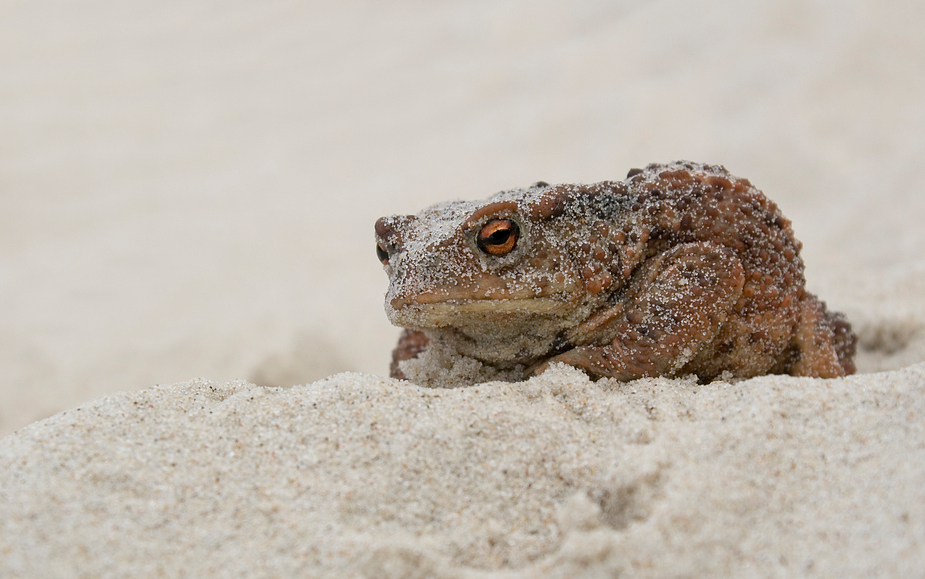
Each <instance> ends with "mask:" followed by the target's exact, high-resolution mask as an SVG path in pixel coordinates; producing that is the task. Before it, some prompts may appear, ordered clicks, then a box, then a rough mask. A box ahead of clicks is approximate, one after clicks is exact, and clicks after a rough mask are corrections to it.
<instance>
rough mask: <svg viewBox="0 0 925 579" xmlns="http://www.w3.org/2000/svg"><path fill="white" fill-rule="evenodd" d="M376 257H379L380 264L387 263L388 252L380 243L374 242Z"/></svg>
mask: <svg viewBox="0 0 925 579" xmlns="http://www.w3.org/2000/svg"><path fill="white" fill-rule="evenodd" d="M376 257H378V258H379V261H381V262H382V265H389V252H388V251H387V250H386V248H385V247H384V246H383V245H382V244H381V243H377V244H376Z"/></svg>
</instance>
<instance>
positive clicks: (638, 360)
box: [376, 162, 856, 382]
mask: <svg viewBox="0 0 925 579" xmlns="http://www.w3.org/2000/svg"><path fill="white" fill-rule="evenodd" d="M376 244H377V245H376V251H377V254H378V256H379V260H380V261H381V262H382V263H383V265H384V266H385V271H386V273H387V274H388V276H389V289H388V293H387V294H386V300H385V307H386V312H387V315H388V317H389V320H390V321H391V322H392V323H393V324H395V325H397V326H401V327H403V328H405V330H404V331H403V333H402V335H401V337H400V339H399V342H398V345H397V347H396V348H395V350H394V352H393V363H392V375H393V376H394V377H398V378H403V377H405V373H404V371H403V368H407V366H406V364H407V363H408V362H407V361H412V360H414V359H416V358H418V357H424V356H426V354H427V353H428V351H429V350H431V349H434V348H440V349H442V350H444V351H449V352H451V353H454V354H455V355H458V356H461V357H464V358H469V359H475V360H478V361H479V362H480V363H481V364H482V365H484V366H487V367H491V368H494V369H496V370H498V371H499V372H502V373H503V375H505V376H507V377H508V379H512V380H518V379H526V378H528V377H530V376H532V375H535V374H539V373H541V372H543V371H544V370H545V369H546V368H547V367H549V365H550V364H551V363H553V362H563V363H565V364H568V365H570V366H574V367H576V368H579V369H581V370H583V371H585V372H586V373H587V374H588V375H590V376H591V377H592V378H594V379H597V378H602V377H609V378H614V379H616V380H621V381H628V380H633V379H636V378H640V377H645V376H667V377H677V376H687V375H696V376H697V378H698V379H699V380H700V381H701V382H709V381H711V380H713V379H716V378H724V379H730V378H747V377H751V376H757V375H761V374H792V375H794V376H813V377H821V378H831V377H836V376H844V375H846V374H851V373H853V372H854V370H855V367H854V362H853V357H854V350H855V344H856V338H855V336H854V334H853V333H852V330H851V326H850V325H849V324H848V322H847V320H846V319H845V317H844V316H843V315H842V314H839V313H835V312H829V311H827V309H826V306H825V303H824V302H822V301H820V300H819V299H817V298H816V296H814V295H813V294H811V293H809V292H807V291H806V289H805V287H804V285H805V280H804V276H803V269H804V266H803V261H802V260H801V258H800V248H801V244H800V242H799V241H797V240H796V239H795V238H794V236H793V230H792V228H791V224H790V221H789V220H787V219H786V218H785V217H784V216H783V215H781V212H780V210H779V209H778V208H777V206H776V205H775V204H774V203H773V202H772V201H770V200H769V199H768V198H767V197H765V196H764V195H763V194H762V193H761V191H759V190H758V189H756V188H755V187H754V186H752V184H751V183H750V182H749V181H748V180H746V179H741V178H737V177H735V176H733V175H731V174H730V173H728V172H727V171H726V169H725V168H723V167H721V166H715V165H703V164H696V163H689V162H676V163H671V164H667V165H660V164H652V165H649V166H648V167H646V168H645V169H633V170H631V171H630V172H629V174H628V176H627V178H626V179H625V180H623V181H604V182H601V183H595V184H591V185H569V184H566V185H549V184H547V183H544V182H538V183H535V184H534V185H532V186H530V187H528V188H526V189H514V190H510V191H502V192H500V193H498V194H496V195H494V196H492V197H490V198H488V199H486V200H483V201H451V202H446V203H440V204H437V205H434V206H432V207H429V208H427V209H425V210H424V211H422V212H421V213H419V214H418V215H407V216H392V217H384V218H382V219H379V220H378V221H377V222H376Z"/></svg>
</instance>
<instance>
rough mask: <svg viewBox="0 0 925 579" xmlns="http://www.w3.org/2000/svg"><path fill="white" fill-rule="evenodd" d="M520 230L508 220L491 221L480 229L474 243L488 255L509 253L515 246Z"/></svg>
mask: <svg viewBox="0 0 925 579" xmlns="http://www.w3.org/2000/svg"><path fill="white" fill-rule="evenodd" d="M519 235H520V228H519V227H517V224H516V223H514V222H513V221H511V220H510V219H493V220H491V221H489V222H488V223H486V224H485V226H484V227H482V230H481V231H479V236H478V238H477V239H476V243H477V244H478V246H479V249H481V250H482V251H484V252H485V253H487V254H489V255H504V254H505V253H510V252H511V251H512V250H513V249H514V247H515V246H516V245H517V237H518V236H519Z"/></svg>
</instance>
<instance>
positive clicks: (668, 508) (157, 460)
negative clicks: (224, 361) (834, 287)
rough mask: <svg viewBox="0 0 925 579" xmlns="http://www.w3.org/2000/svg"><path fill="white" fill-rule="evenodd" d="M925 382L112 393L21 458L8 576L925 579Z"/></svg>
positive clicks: (3, 463)
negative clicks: (921, 577)
mask: <svg viewBox="0 0 925 579" xmlns="http://www.w3.org/2000/svg"><path fill="white" fill-rule="evenodd" d="M923 416H925V365H922V364H919V365H915V366H911V367H908V368H906V369H904V370H899V371H894V372H886V373H881V374H870V375H859V376H852V377H848V378H843V379H837V380H827V381H823V380H814V379H802V378H792V377H783V376H772V377H763V378H755V379H751V380H746V381H742V382H738V383H735V384H729V383H725V382H714V383H712V384H708V385H704V386H701V385H697V384H696V382H694V381H691V380H681V379H678V380H667V379H645V380H639V381H636V382H630V383H626V384H620V383H616V382H611V381H607V380H603V381H599V382H596V383H594V382H590V381H589V380H588V379H587V378H586V377H585V376H584V375H583V374H581V373H580V372H578V371H575V370H574V369H571V368H568V367H565V366H556V367H554V368H553V369H552V370H551V371H550V372H547V373H546V374H544V375H543V376H541V377H539V378H534V379H532V380H529V381H527V382H521V383H502V382H494V383H487V384H480V385H476V386H472V387H468V388H457V389H428V388H421V387H418V386H415V385H413V384H411V383H408V382H400V381H396V380H391V379H386V378H379V377H375V376H369V375H362V374H339V375H336V376H332V377H330V378H328V379H326V380H322V381H319V382H316V383H313V384H309V385H306V386H298V387H294V388H291V389H271V388H262V387H257V386H253V385H251V384H247V383H244V382H233V383H228V384H224V385H219V384H215V383H211V382H207V381H193V382H188V383H183V384H176V385H171V386H164V387H157V388H154V389H151V390H147V391H142V392H136V393H123V394H116V395H113V396H108V397H105V398H102V399H99V400H97V401H96V402H93V403H90V404H86V405H84V406H82V407H80V408H77V409H74V410H70V411H67V412H63V413H60V414H57V415H55V416H53V417H51V418H48V419H46V420H44V421H41V422H38V423H35V424H32V425H30V426H28V427H27V428H24V429H22V430H20V431H18V432H17V433H15V434H14V435H11V436H9V437H7V438H5V439H3V441H2V442H0V489H2V490H0V521H2V522H0V529H2V532H0V555H2V556H0V575H3V576H5V577H34V576H43V577H65V576H67V577H73V576H88V577H89V576H94V577H112V576H124V575H126V574H130V575H134V576H161V575H164V576H181V575H186V576H247V577H271V576H272V577H278V576H315V577H454V578H456V577H505V578H510V577H536V576H543V577H576V576H580V577H612V576H617V575H620V576H626V577H666V576H682V575H683V576H730V577H731V576H736V577H744V576H820V577H822V576H839V577H851V576H877V575H879V576H911V575H913V574H915V572H917V571H918V572H920V571H921V570H922V569H923V568H925V486H923V485H922V484H921V481H922V480H925V421H923V418H922V417H923Z"/></svg>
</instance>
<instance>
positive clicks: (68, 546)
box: [0, 0, 925, 579]
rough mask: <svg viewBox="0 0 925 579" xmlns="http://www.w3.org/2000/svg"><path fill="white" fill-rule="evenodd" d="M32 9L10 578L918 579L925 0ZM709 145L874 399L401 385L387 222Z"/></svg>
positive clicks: (2, 285)
mask: <svg viewBox="0 0 925 579" xmlns="http://www.w3.org/2000/svg"><path fill="white" fill-rule="evenodd" d="M2 14H3V17H2V18H0V71H2V74H0V436H2V437H3V438H2V439H0V577H4V578H5V577H29V578H32V577H88V578H89V577H93V578H97V577H104V578H105V577H159V576H163V577H181V576H186V577H248V578H250V577H338V578H343V577H351V576H353V577H367V578H370V579H373V578H392V577H394V578H398V577H453V578H466V577H499V578H501V577H503V578H515V577H615V576H621V577H703V576H715V577H737V578H738V577H788V578H789V577H802V576H807V577H876V576H881V577H925V507H923V505H925V496H923V495H925V490H923V489H925V484H923V481H925V366H923V363H925V226H923V223H925V171H922V162H923V159H925V35H923V34H922V22H923V21H925V3H923V2H921V1H919V0H887V1H883V0H857V1H853V0H852V1H848V2H840V3H834V2H823V1H821V0H820V1H817V0H773V1H770V2H765V3H760V5H759V4H757V3H747V2H741V1H739V0H645V1H643V0H640V1H622V0H618V1H613V2H611V1H606V2H605V1H602V2H597V1H587V2H558V1H551V0H550V1H547V0H542V1H527V0H497V1H495V2H489V3H476V4H473V3H472V2H468V1H467V2H454V1H447V2H425V1H423V0H403V1H401V2H397V3H395V2H391V3H371V2H363V1H360V0H336V1H335V0H318V1H317V2H272V3H254V2H244V1H240V0H229V1H226V2H220V3H216V2H208V1H207V0H184V1H182V2H181V1H180V0H161V1H159V2H141V3H131V4H127V3H120V2H115V1H112V0H87V1H85V2H81V3H79V4H77V3H68V2H62V1H60V0H37V1H34V2H16V1H14V2H9V3H7V4H5V5H4V8H3V11H2ZM677 159H689V160H692V161H696V162H704V163H715V164H722V165H724V166H725V167H726V168H728V169H729V171H730V172H732V173H733V174H735V175H738V176H742V177H745V178H748V179H749V180H750V181H751V182H752V183H753V184H754V185H755V186H756V187H758V188H759V189H761V190H762V191H763V192H764V193H765V194H766V195H767V196H768V197H769V198H770V199H772V200H773V201H774V202H776V203H777V204H778V205H779V207H780V208H781V211H782V213H783V214H784V215H785V216H786V217H787V218H789V219H791V220H792V222H793V229H794V232H795V235H796V237H797V239H799V240H800V241H801V242H803V250H802V256H803V259H804V261H805V264H806V272H805V273H806V279H807V289H808V290H809V291H810V292H812V293H814V294H816V295H818V296H819V297H820V298H821V299H823V300H825V301H826V302H827V304H828V307H829V308H830V309H831V310H834V311H841V312H844V313H845V314H846V315H847V317H848V319H849V320H850V321H851V323H852V324H853V326H854V328H855V330H856V331H857V334H858V337H859V351H858V356H857V364H858V370H859V373H858V374H857V375H855V376H851V377H847V378H844V379H837V380H812V379H795V378H790V377H781V376H775V377H761V378H757V379H752V380H746V381H741V382H736V383H725V382H715V383H712V384H708V385H698V384H696V383H695V382H693V381H690V380H686V379H678V380H642V381H637V382H632V383H627V384H616V383H613V382H610V381H607V380H604V381H599V382H596V383H594V382H589V381H588V380H587V379H586V378H585V377H584V376H583V375H582V374H580V373H577V372H575V371H572V370H570V369H568V368H561V367H557V368H554V369H553V370H552V371H551V372H550V373H548V374H546V375H544V376H542V377H540V378H536V379H532V380H530V381H527V382H522V383H500V382H494V383H486V384H481V385H477V386H473V387H467V388H457V389H431V388H422V387H420V386H416V385H414V384H411V383H408V382H397V381H392V380H389V379H387V378H383V377H382V376H384V375H385V374H387V372H388V370H387V369H388V364H389V359H390V352H391V349H392V347H393V345H394V344H395V340H396V338H397V336H398V330H397V329H396V328H394V327H392V326H390V325H389V323H388V320H387V318H386V315H385V313H384V311H383V294H384V293H385V291H386V287H387V278H386V275H385V274H384V273H383V271H382V267H381V265H380V263H379V262H378V260H377V257H376V253H375V244H374V236H373V224H374V222H375V221H376V219H377V218H378V217H381V216H384V215H394V214H410V213H415V212H417V211H419V210H421V209H422V208H424V207H426V206H430V205H433V204H434V203H438V202H441V201H445V200H449V199H454V198H459V199H482V198H486V197H488V196H490V195H491V194H493V193H495V192H497V191H500V190H505V189H512V188H516V187H524V186H527V185H529V184H530V183H533V182H536V181H538V180H543V181H547V182H550V183H593V182H599V181H603V180H607V179H622V178H623V177H624V176H625V175H626V172H627V170H628V169H629V168H631V167H641V166H644V165H646V164H648V163H652V162H662V163H664V162H670V161H673V160H677ZM197 377H203V378H197ZM255 384H256V385H255Z"/></svg>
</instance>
